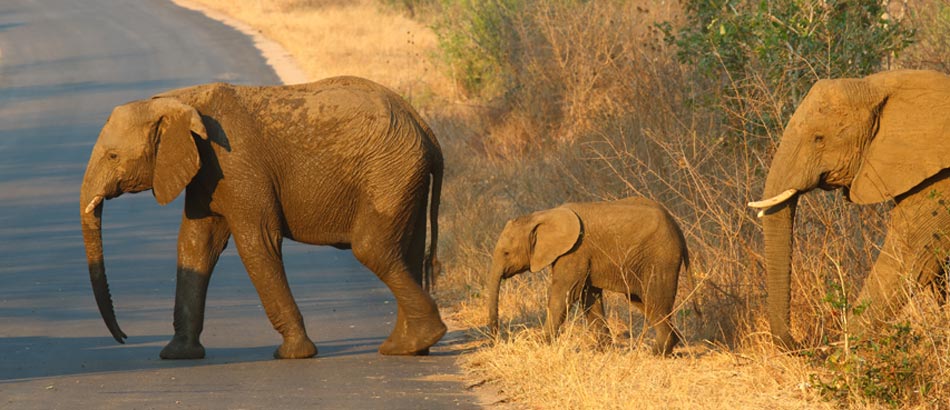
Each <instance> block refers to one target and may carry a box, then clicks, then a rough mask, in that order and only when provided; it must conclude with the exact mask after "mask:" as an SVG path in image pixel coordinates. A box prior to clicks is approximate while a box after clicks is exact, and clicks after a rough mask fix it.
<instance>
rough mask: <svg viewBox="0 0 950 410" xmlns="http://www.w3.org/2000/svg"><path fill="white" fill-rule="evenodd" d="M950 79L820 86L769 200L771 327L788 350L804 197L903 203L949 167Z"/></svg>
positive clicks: (775, 166) (787, 146) (915, 77)
mask: <svg viewBox="0 0 950 410" xmlns="http://www.w3.org/2000/svg"><path fill="white" fill-rule="evenodd" d="M947 104H950V77H947V76H945V75H943V74H940V73H937V72H932V71H892V72H885V73H880V74H875V75H871V76H868V77H865V78H863V79H837V80H821V81H818V82H817V83H815V85H814V86H813V87H812V89H811V90H810V91H809V92H808V95H806V96H805V98H804V99H803V100H802V102H801V104H800V105H799V106H798V108H797V109H796V111H795V113H794V115H792V118H791V119H790V120H789V122H788V125H787V126H786V128H785V131H784V133H783V135H782V140H781V143H780V144H779V146H778V150H777V151H776V153H775V156H774V158H773V159H772V165H771V167H770V168H769V173H768V177H767V178H766V182H765V190H764V198H766V199H763V200H761V201H757V202H751V203H749V206H751V207H754V208H760V209H761V211H760V212H759V216H760V217H763V225H764V232H765V248H766V269H767V273H768V279H767V289H768V312H769V324H770V327H771V330H772V335H773V338H774V339H775V340H776V342H779V343H781V344H784V345H785V346H787V347H791V346H794V344H795V341H794V340H793V339H792V337H791V335H790V333H789V313H790V312H789V299H790V286H789V285H790V273H791V249H792V234H793V223H794V218H795V208H796V205H797V202H798V195H799V194H801V193H804V192H808V191H810V190H812V189H815V188H821V189H825V190H830V189H837V188H844V189H845V194H846V196H847V197H848V198H849V199H850V200H851V201H852V202H855V203H859V204H870V203H876V202H881V201H885V200H888V199H893V198H896V197H899V196H900V195H901V194H904V193H906V192H908V190H910V189H912V188H913V187H914V186H916V185H918V184H920V183H921V182H922V181H923V180H925V179H927V178H929V177H931V176H933V175H934V174H936V173H938V172H939V171H940V170H942V169H944V168H947V167H950V138H948V137H950V116H947V114H946V112H947Z"/></svg>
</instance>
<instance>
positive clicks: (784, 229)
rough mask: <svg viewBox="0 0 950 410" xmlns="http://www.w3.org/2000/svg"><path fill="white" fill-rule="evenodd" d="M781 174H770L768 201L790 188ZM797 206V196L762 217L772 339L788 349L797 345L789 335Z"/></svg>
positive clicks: (766, 188)
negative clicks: (793, 240) (793, 239)
mask: <svg viewBox="0 0 950 410" xmlns="http://www.w3.org/2000/svg"><path fill="white" fill-rule="evenodd" d="M773 163H774V162H773ZM778 171H779V170H772V171H770V172H769V176H768V180H767V181H766V184H765V197H766V198H772V197H774V196H777V195H780V193H781V192H783V189H784V188H786V187H787V185H785V184H786V183H787V180H786V179H785V176H784V175H783V174H782V173H781V172H778ZM785 192H788V191H785ZM797 207H798V195H797V194H795V195H792V196H791V197H790V198H788V199H787V200H785V201H783V202H782V203H780V204H778V205H775V206H773V207H771V208H770V209H768V212H766V213H765V214H764V215H763V217H762V224H763V226H764V235H765V262H766V274H767V277H766V289H767V290H768V318H769V326H770V327H771V330H772V338H773V340H774V341H775V342H776V343H778V344H781V345H783V346H784V347H786V348H794V346H795V341H794V339H792V336H791V333H790V332H789V322H790V320H789V315H790V305H789V302H790V300H791V269H792V263H791V261H792V245H793V242H792V238H793V232H794V231H793V228H794V223H795V210H796V208H797Z"/></svg>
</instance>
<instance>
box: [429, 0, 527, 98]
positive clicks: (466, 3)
mask: <svg viewBox="0 0 950 410" xmlns="http://www.w3.org/2000/svg"><path fill="white" fill-rule="evenodd" d="M441 2H442V4H441V6H442V10H443V13H444V16H443V18H442V19H441V21H439V22H437V23H436V24H435V31H436V34H437V35H438V37H439V46H440V48H441V50H442V53H443V56H442V57H443V59H444V60H445V61H446V63H447V64H448V66H449V68H450V70H451V71H452V72H451V75H452V78H453V79H455V81H456V82H457V83H458V84H459V85H460V86H461V87H462V88H463V89H464V90H465V91H466V92H467V93H468V94H469V95H484V94H492V93H498V92H504V89H505V88H506V87H510V86H512V83H511V80H512V74H511V70H513V69H514V67H513V65H512V58H511V56H512V55H513V54H515V50H517V49H518V40H519V37H518V33H517V32H516V26H515V20H517V19H519V18H520V17H519V16H521V15H522V14H523V11H524V9H525V7H526V5H527V1H526V0H441Z"/></svg>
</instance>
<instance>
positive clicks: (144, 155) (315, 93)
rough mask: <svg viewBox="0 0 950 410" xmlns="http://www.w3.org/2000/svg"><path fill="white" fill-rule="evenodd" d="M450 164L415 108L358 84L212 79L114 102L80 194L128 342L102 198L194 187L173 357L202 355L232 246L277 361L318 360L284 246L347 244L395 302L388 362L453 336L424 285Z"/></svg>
mask: <svg viewBox="0 0 950 410" xmlns="http://www.w3.org/2000/svg"><path fill="white" fill-rule="evenodd" d="M442 167H443V163H442V152H441V149H440V148H439V144H438V142H437V141H436V139H435V136H434V135H433V134H432V131H431V130H430V129H429V127H428V126H427V125H426V124H425V123H424V122H423V121H422V119H421V118H420V117H419V115H418V114H417V113H416V112H415V111H414V110H413V109H412V107H410V106H409V104H408V103H406V101H405V100H403V99H402V98H400V97H399V96H397V95H396V94H395V93H393V92H391V91H389V90H388V89H386V88H384V87H382V86H380V85H378V84H376V83H373V82H370V81H367V80H363V79H360V78H355V77H338V78H331V79H326V80H323V81H319V82H315V83H311V84H303V85H295V86H283V87H244V86H234V85H229V84H222V83H216V84H208V85H200V86H195V87H191V88H185V89H180V90H174V91H169V92H166V93H163V94H161V95H158V96H155V97H153V98H152V99H149V100H142V101H134V102H131V103H128V104H125V105H121V106H118V107H116V108H115V110H114V111H113V112H112V115H111V116H110V117H109V119H108V121H107V122H106V124H105V126H104V127H103V129H102V132H101V133H100V135H99V140H98V141H97V142H96V145H95V147H94V148H93V151H92V156H91V158H90V159H89V165H88V167H87V169H86V174H85V177H84V180H83V185H82V191H81V198H80V204H81V208H82V227H83V239H84V241H85V245H86V255H87V258H88V262H89V274H90V277H91V279H92V283H93V290H94V292H95V295H96V301H97V303H98V305H99V309H100V312H101V313H102V317H103V319H104V320H105V322H106V325H107V326H108V328H109V330H110V332H112V335H113V336H114V337H115V339H116V340H117V341H119V342H122V341H123V339H124V338H125V337H126V336H125V334H124V333H122V331H121V330H120V329H119V326H118V324H117V323H116V319H115V314H114V311H113V307H112V301H111V297H110V295H109V290H108V285H107V282H106V276H105V270H104V264H103V255H102V238H101V225H100V222H101V220H100V218H101V214H102V208H103V205H102V199H103V198H104V199H111V198H115V197H117V196H119V195H121V194H123V193H127V192H139V191H144V190H148V189H152V192H153V193H154V195H155V199H156V200H157V201H158V202H159V203H160V204H163V205H164V204H167V203H169V202H171V201H172V200H173V199H175V197H177V196H178V195H179V194H180V193H181V192H182V191H185V210H184V214H183V216H182V221H181V230H180V233H179V236H178V277H177V290H176V297H175V321H174V326H175V336H174V337H173V338H172V340H171V342H169V343H168V345H167V346H166V347H165V348H164V349H163V350H162V352H161V357H162V358H165V359H195V358H202V357H204V348H203V347H202V345H201V343H200V342H199V336H200V334H201V330H202V326H203V321H204V306H205V297H206V294H207V288H208V281H209V279H210V277H211V273H212V270H213V269H214V265H215V263H216V262H217V260H218V257H219V256H220V255H221V252H222V251H223V250H224V248H225V246H226V245H227V243H228V240H229V238H230V237H232V236H233V238H234V243H235V245H236V246H237V250H238V253H239V254H240V256H241V260H242V261H243V262H244V265H245V267H246V268H247V271H248V273H249V274H250V277H251V281H252V282H253V283H254V286H255V287H256V289H257V292H258V294H259V295H260V299H261V302H262V303H263V306H264V309H265V311H266V312H267V317H268V318H269V319H270V321H271V323H272V324H273V325H274V328H275V329H276V330H277V331H278V332H280V334H281V335H282V336H283V339H284V340H283V343H282V344H281V346H280V347H279V348H278V349H277V351H276V352H275V353H274V355H275V357H278V358H304V357H311V356H313V355H315V354H316V353H317V349H316V347H315V346H314V344H313V342H312V341H311V340H310V338H309V337H308V336H307V333H306V330H305V329H304V323H303V319H302V317H301V315H300V311H299V310H298V308H297V304H296V302H295V301H294V299H293V296H292V295H291V292H290V288H289V287H288V285H287V278H286V275H285V273H284V266H283V261H282V258H281V241H282V240H283V238H290V239H293V240H296V241H299V242H304V243H309V244H314V245H331V246H335V247H337V248H341V249H347V248H351V249H352V250H353V254H354V255H355V256H356V258H357V259H358V260H359V261H360V262H361V263H363V264H364V265H366V267H368V268H369V269H370V270H372V271H373V272H374V273H376V275H377V276H378V277H379V278H380V279H381V280H382V281H383V282H385V283H386V285H387V286H388V287H389V289H390V290H391V291H392V293H393V295H394V296H395V297H396V301H397V305H398V312H397V318H396V325H395V329H394V330H393V332H392V334H391V335H390V336H389V338H388V339H387V340H386V341H385V342H384V343H383V344H382V345H381V346H380V348H379V351H380V352H381V353H383V354H394V355H414V354H425V353H426V352H427V351H428V347H429V346H431V345H432V344H434V343H435V342H437V341H438V340H439V339H440V338H441V337H442V335H443V334H444V333H445V331H446V328H445V325H444V324H443V323H442V320H441V318H440V317H439V311H438V309H437V308H436V305H435V302H434V301H433V300H432V298H431V297H430V296H429V294H428V293H427V292H426V291H425V290H424V289H423V283H424V282H425V283H426V284H429V283H431V278H429V279H427V280H424V276H426V275H428V274H430V273H431V272H432V264H433V258H434V257H435V253H436V249H435V245H436V243H437V240H438V239H437V236H436V235H437V229H438V228H437V218H438V206H439V193H440V191H441V180H442ZM430 183H431V191H432V194H431V198H430V194H429V191H430ZM430 202H431V203H430ZM427 205H428V206H427ZM427 209H428V211H429V212H428V215H427ZM427 219H428V220H429V225H430V226H431V237H430V242H431V245H430V249H429V252H428V255H426V253H427V252H426V246H425V242H426V222H427Z"/></svg>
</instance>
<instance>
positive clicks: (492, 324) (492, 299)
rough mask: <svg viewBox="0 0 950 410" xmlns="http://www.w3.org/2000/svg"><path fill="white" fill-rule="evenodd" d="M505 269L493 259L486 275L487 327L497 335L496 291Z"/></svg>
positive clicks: (498, 288)
mask: <svg viewBox="0 0 950 410" xmlns="http://www.w3.org/2000/svg"><path fill="white" fill-rule="evenodd" d="M496 259H497V258H496ZM504 276H505V269H504V267H503V266H501V264H500V263H499V262H498V261H496V260H493V261H492V266H491V270H490V271H489V275H488V282H487V283H486V286H487V287H488V328H489V331H490V332H491V334H492V335H495V336H496V335H498V293H499V291H500V290H501V281H502V279H504Z"/></svg>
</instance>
